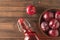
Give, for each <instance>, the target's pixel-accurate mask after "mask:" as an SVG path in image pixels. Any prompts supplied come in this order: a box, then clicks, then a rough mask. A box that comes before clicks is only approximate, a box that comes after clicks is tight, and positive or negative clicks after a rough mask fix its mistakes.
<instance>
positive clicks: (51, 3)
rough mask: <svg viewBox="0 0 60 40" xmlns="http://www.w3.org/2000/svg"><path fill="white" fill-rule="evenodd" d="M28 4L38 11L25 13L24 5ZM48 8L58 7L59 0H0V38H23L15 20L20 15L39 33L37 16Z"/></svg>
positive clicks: (8, 39)
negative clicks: (30, 14) (31, 14)
mask: <svg viewBox="0 0 60 40" xmlns="http://www.w3.org/2000/svg"><path fill="white" fill-rule="evenodd" d="M30 4H33V5H35V6H36V7H37V11H38V12H37V14H35V15H33V16H29V15H28V14H26V7H27V6H28V5H30ZM48 8H60V0H0V40H23V39H24V35H23V33H22V32H19V30H18V28H17V20H18V19H19V18H21V17H23V18H26V19H28V20H29V21H30V23H31V25H33V28H34V30H35V31H36V32H37V33H39V34H41V33H40V32H39V31H38V20H39V16H40V14H41V13H42V12H43V11H44V10H43V9H48ZM43 36H44V35H41V37H43ZM42 39H43V38H42Z"/></svg>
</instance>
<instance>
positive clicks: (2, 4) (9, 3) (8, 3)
mask: <svg viewBox="0 0 60 40" xmlns="http://www.w3.org/2000/svg"><path fill="white" fill-rule="evenodd" d="M31 3H32V1H31V2H28V4H31ZM26 4H27V2H26V1H25V2H0V6H8V7H9V6H10V7H23V6H26Z"/></svg>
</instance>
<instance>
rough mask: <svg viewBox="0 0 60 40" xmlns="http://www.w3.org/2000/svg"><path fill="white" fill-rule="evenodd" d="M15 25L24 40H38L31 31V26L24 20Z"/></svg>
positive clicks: (21, 19)
mask: <svg viewBox="0 0 60 40" xmlns="http://www.w3.org/2000/svg"><path fill="white" fill-rule="evenodd" d="M17 24H18V29H19V31H20V32H23V33H24V35H25V38H24V40H39V37H38V35H37V34H36V32H34V31H33V28H32V26H31V25H30V23H29V22H28V21H27V20H26V19H24V18H20V19H19V20H18V23H17Z"/></svg>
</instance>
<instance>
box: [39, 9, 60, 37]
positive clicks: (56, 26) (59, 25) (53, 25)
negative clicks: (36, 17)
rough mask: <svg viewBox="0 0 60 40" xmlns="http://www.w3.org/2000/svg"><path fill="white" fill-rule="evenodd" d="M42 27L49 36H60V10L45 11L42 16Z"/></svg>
mask: <svg viewBox="0 0 60 40" xmlns="http://www.w3.org/2000/svg"><path fill="white" fill-rule="evenodd" d="M40 28H41V30H42V31H43V32H44V33H45V34H46V35H48V36H51V37H57V36H60V10H58V9H51V10H48V11H45V12H44V13H43V14H42V15H41V18H40Z"/></svg>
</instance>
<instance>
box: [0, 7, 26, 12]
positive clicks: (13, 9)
mask: <svg viewBox="0 0 60 40" xmlns="http://www.w3.org/2000/svg"><path fill="white" fill-rule="evenodd" d="M25 10H26V7H0V12H21V11H22V12H23V11H25Z"/></svg>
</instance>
